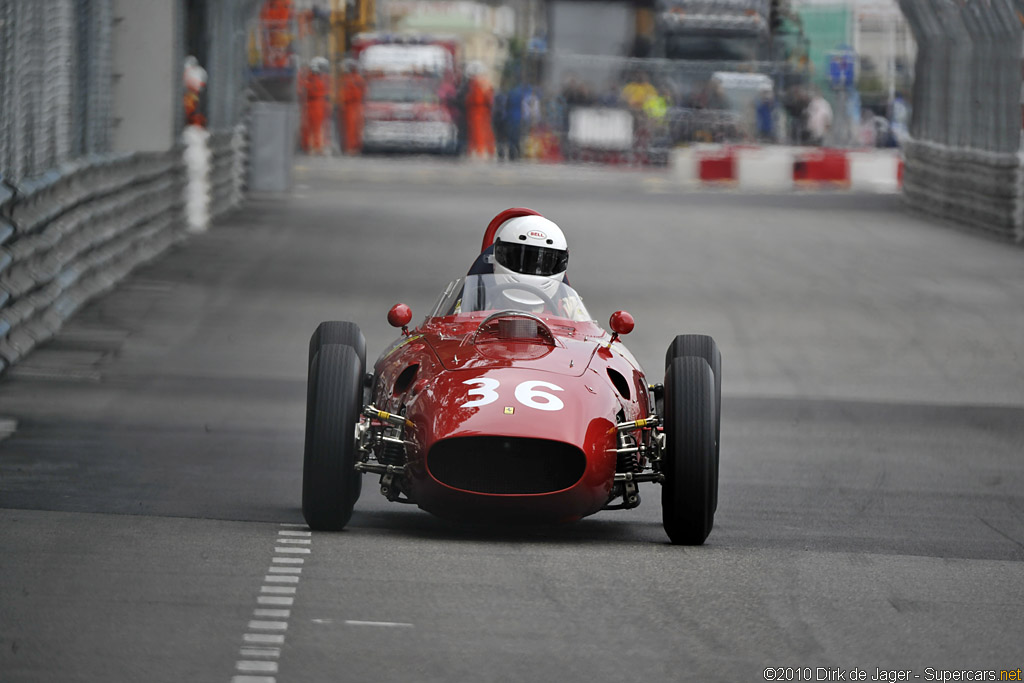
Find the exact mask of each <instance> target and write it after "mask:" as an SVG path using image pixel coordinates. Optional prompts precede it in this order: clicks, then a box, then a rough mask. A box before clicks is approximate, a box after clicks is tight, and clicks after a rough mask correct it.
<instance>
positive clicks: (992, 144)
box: [900, 0, 1024, 242]
mask: <svg viewBox="0 0 1024 683" xmlns="http://www.w3.org/2000/svg"><path fill="white" fill-rule="evenodd" d="M900 8H901V9H902V10H903V13H904V15H905V16H906V18H907V22H908V23H909V25H910V27H911V30H912V31H913V32H914V37H915V39H916V40H917V44H918V54H917V65H916V67H915V83H914V97H913V100H914V110H913V116H912V119H911V124H910V140H908V141H907V143H906V144H905V146H904V153H905V157H906V171H905V175H904V195H905V197H906V199H907V202H908V203H909V204H910V205H911V206H912V207H914V208H917V209H919V210H921V211H925V212H927V213H930V214H934V215H937V216H940V217H943V218H949V219H953V220H956V221H959V222H962V223H967V224H969V225H973V226H976V227H980V228H983V229H985V230H989V231H992V232H994V233H996V234H998V235H1000V236H1002V237H1004V238H1008V239H1011V240H1014V241H1017V242H1021V241H1024V209H1022V207H1024V187H1022V185H1021V164H1020V159H1019V157H1018V150H1019V149H1020V147H1021V109H1020V94H1021V81H1020V50H1021V47H1020V46H1021V38H1022V32H1021V22H1020V19H1019V18H1018V14H1017V11H1018V10H1024V3H1022V2H1020V1H1019V0H990V1H989V2H985V3H978V2H971V3H960V2H954V0H900Z"/></svg>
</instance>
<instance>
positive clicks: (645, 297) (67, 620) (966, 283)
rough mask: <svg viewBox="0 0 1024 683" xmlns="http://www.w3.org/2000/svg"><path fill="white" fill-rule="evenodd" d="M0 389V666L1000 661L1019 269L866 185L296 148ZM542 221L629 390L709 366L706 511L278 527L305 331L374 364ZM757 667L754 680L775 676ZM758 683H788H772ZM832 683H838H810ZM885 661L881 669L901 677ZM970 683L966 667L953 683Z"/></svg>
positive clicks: (1023, 633)
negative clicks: (734, 183) (237, 204)
mask: <svg viewBox="0 0 1024 683" xmlns="http://www.w3.org/2000/svg"><path fill="white" fill-rule="evenodd" d="M296 177H297V186H296V190H295V192H294V193H293V194H292V195H291V196H289V197H282V198H261V199H253V200H251V201H249V202H248V203H247V205H246V207H245V208H244V209H243V210H241V211H239V212H237V213H235V214H234V215H232V216H231V217H230V218H228V219H227V220H225V221H222V222H221V223H219V224H217V225H216V226H214V227H213V229H212V230H211V231H210V232H208V233H206V234H204V235H199V236H196V237H194V238H192V239H191V240H190V241H188V242H187V243H185V244H184V245H183V246H182V247H180V248H177V249H175V250H174V251H173V252H171V253H168V254H167V255H165V256H164V257H163V258H162V259H161V260H159V261H158V262H156V263H154V264H151V265H150V266H147V267H145V268H143V269H141V270H139V271H137V272H136V273H135V274H133V275H132V276H131V277H130V278H129V279H128V280H126V281H125V282H124V283H123V284H122V286H120V287H119V288H118V289H117V290H116V291H114V292H112V293H110V294H109V295H107V296H106V297H104V298H103V299H102V300H99V301H97V302H95V303H94V304H92V305H90V306H89V307H88V308H86V309H84V310H83V311H81V312H80V313H79V314H78V315H77V316H76V317H75V318H74V319H73V321H72V322H71V323H70V324H69V325H68V326H67V327H66V328H65V330H64V331H63V332H62V333H61V334H60V335H59V336H58V337H57V338H56V339H54V340H53V341H52V342H50V343H48V344H46V345H45V346H43V347H41V348H40V349H38V350H37V351H35V352H34V353H33V354H32V355H31V356H30V357H29V358H28V359H26V360H25V361H23V362H22V363H21V364H19V365H17V366H15V367H14V368H13V369H12V370H11V371H10V372H8V374H7V375H6V376H5V377H4V378H3V380H2V381H0V416H3V417H6V418H10V419H13V420H16V423H17V429H16V431H15V432H14V433H13V435H11V436H10V437H9V438H8V439H6V440H5V441H3V442H2V443H0V681H3V683H22V682H27V681H56V682H61V683H65V682H73V681H145V682H159V681H168V682H180V681H190V682H198V681H211V682H218V683H228V682H229V681H233V680H234V681H238V682H240V683H265V682H267V681H271V680H273V681H276V682H278V683H291V682H316V681H331V682H338V681H342V682H347V681H354V682H356V681H388V682H390V681H395V682H397V681H402V682H406V681H409V682H432V681H445V682H450V681H510V682H511V681H525V680H530V681H594V682H603V681H609V682H612V681H615V682H620V681H631V680H637V681H759V680H765V675H766V671H765V670H766V669H770V670H769V671H768V672H767V674H768V677H769V678H770V679H775V680H808V678H809V679H810V680H850V679H851V678H852V677H854V676H856V675H857V673H856V671H855V669H858V670H863V672H864V676H865V677H866V678H865V679H866V680H870V679H871V678H877V676H878V675H877V670H881V672H882V674H883V676H884V679H885V680H893V679H894V677H895V676H896V675H897V672H898V671H910V672H911V673H910V674H908V675H907V677H905V678H904V679H903V680H908V679H909V680H943V679H945V680H964V679H963V678H960V679H954V678H951V676H952V675H953V674H952V673H949V672H954V671H963V670H970V671H972V672H975V671H986V672H987V671H992V672H994V674H995V676H996V677H997V678H996V680H998V676H999V675H1000V671H1002V670H1008V671H1010V670H1013V671H1015V670H1017V669H1019V668H1020V667H1024V644H1022V643H1024V252H1022V250H1021V249H1020V248H1017V247H1012V246H1008V245H1005V244H1001V243H998V242H995V241H992V240H990V239H988V238H986V237H985V236H983V235H979V234H974V233H968V232H963V231H960V230H958V229H953V228H951V227H949V226H947V225H942V224H934V223H932V222H930V221H928V220H926V219H923V218H919V217H917V216H914V215H911V214H908V213H906V212H905V211H904V209H903V208H902V205H901V203H900V200H899V198H898V197H892V196H881V195H848V194H789V195H784V196H771V195H741V194H737V193H734V192H729V191H722V192H681V191H679V190H678V189H677V188H675V187H674V186H673V184H672V182H671V178H670V177H668V176H666V175H664V174H659V173H644V172H637V171H597V170H589V169H576V170H573V169H557V168H521V169H520V168H497V169H495V168H491V167H482V166H473V165H466V164H463V165H457V164H445V163H441V162H421V161H416V160H412V161H409V160H402V159H373V160H368V161H364V160H347V161H338V160H308V161H306V160H304V161H303V162H302V166H301V167H300V168H299V169H298V171H297V174H296ZM509 206H529V207H532V208H535V209H537V210H539V211H541V212H542V213H544V214H546V215H547V216H548V217H550V218H552V219H554V220H555V221H556V222H558V223H559V224H560V225H561V226H562V227H563V228H564V230H565V232H566V233H567V236H568V238H569V243H570V252H571V259H570V271H569V272H570V274H571V278H572V282H573V285H574V286H575V288H576V289H577V290H579V291H580V292H581V293H582V295H583V297H584V299H585V300H586V301H587V304H588V307H589V309H590V311H591V312H592V313H594V314H595V315H596V316H597V317H598V318H599V319H600V320H602V321H605V320H607V319H608V316H609V315H610V314H611V313H612V312H613V311H615V310H617V309H619V308H623V309H626V310H628V311H630V312H631V313H632V314H633V315H634V317H635V318H636V321H637V325H636V329H635V331H634V332H633V333H632V334H631V335H629V336H628V337H627V338H626V342H627V344H628V345H629V346H630V348H631V349H632V350H633V351H634V353H635V354H636V355H637V357H638V358H639V359H640V361H641V363H643V364H644V366H645V368H646V369H647V371H648V374H649V375H650V376H651V377H652V378H657V377H659V376H660V375H661V373H662V368H663V357H664V352H665V349H666V347H667V346H668V344H669V342H670V340H671V339H672V337H673V336H674V335H675V334H678V333H683V332H704V333H709V334H712V335H714V336H715V337H716V338H717V340H718V342H719V344H720V346H721V349H722V354H723V358H724V361H723V368H724V372H723V374H724V380H723V393H724V398H723V408H722V410H723V418H722V441H723V444H722V455H721V458H722V462H721V489H720V491H721V492H720V501H719V510H718V514H717V517H716V525H715V528H714V530H713V531H712V533H711V536H710V537H709V539H708V542H707V544H706V545H704V546H702V547H693V548H684V547H673V546H671V545H668V544H667V538H666V536H665V534H664V531H663V529H662V527H661V519H660V504H659V493H660V492H659V491H658V489H657V488H656V486H654V485H647V486H648V488H642V489H641V493H642V496H643V498H644V502H643V503H642V505H641V506H640V507H639V508H638V509H636V510H632V511H623V512H602V513H599V514H597V515H595V516H593V517H590V518H588V519H585V520H583V521H581V522H578V523H575V524H572V525H568V526H562V527H555V528H526V529H511V530H510V529H504V530H502V529H489V528H480V527H476V526H471V525H460V524H454V523H449V522H443V521H441V520H438V519H436V518H434V517H432V516H430V515H428V514H427V513H424V512H422V511H420V510H417V509H416V508H414V507H410V506H399V505H395V504H391V503H388V502H387V501H386V500H385V499H384V498H383V497H382V496H380V495H379V493H378V492H377V490H376V487H375V485H374V481H373V479H371V478H370V477H367V478H366V480H365V482H364V488H363V495H362V498H361V499H360V500H359V502H358V504H357V506H356V512H355V514H354V515H353V518H352V521H351V523H350V525H349V527H348V528H347V529H346V530H345V531H344V532H341V533H316V534H312V535H310V534H309V533H308V532H307V531H306V530H305V528H304V526H303V525H302V516H301V512H300V510H299V503H300V488H301V461H302V440H303V415H304V398H305V373H306V367H305V364H306V345H307V343H308V339H309V335H310V333H311V332H312V331H313V329H314V327H315V325H316V324H317V323H318V322H320V321H321V320H328V319H348V320H353V321H355V322H357V323H358V324H359V325H360V326H361V327H362V329H363V331H364V332H365V334H366V337H367V341H368V349H369V351H368V356H369V357H370V359H372V358H375V357H376V355H377V353H379V350H380V349H382V348H383V346H384V344H385V343H387V342H388V341H389V340H390V339H392V338H393V337H394V336H395V332H394V330H393V329H392V328H390V327H388V325H387V323H386V320H385V315H386V313H387V310H388V308H389V307H390V306H391V305H392V304H393V303H395V302H397V301H404V302H406V303H408V304H409V305H410V306H411V307H412V309H413V313H414V317H415V319H416V320H419V319H420V317H421V316H422V315H424V314H425V313H426V311H427V309H428V307H429V306H430V305H431V304H432V303H433V300H434V298H435V296H436V295H437V294H438V293H439V292H440V290H441V289H442V288H443V286H444V285H445V284H446V283H447V282H448V281H449V280H450V279H453V278H454V277H457V276H459V275H460V274H462V273H464V272H465V270H466V269H467V268H468V267H469V264H470V263H471V262H472V260H473V258H474V256H475V255H476V253H477V251H478V250H479V243H480V239H481V236H482V233H483V229H484V227H485V226H486V224H487V222H488V221H489V220H490V218H491V217H492V216H493V215H494V214H496V213H497V212H498V211H500V210H501V209H504V208H507V207H509ZM776 667H778V668H781V669H776ZM785 667H789V669H788V670H786V669H785ZM839 674H842V678H839ZM915 676H916V677H919V678H915ZM974 680H983V679H978V678H974Z"/></svg>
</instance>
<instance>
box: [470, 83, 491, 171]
mask: <svg viewBox="0 0 1024 683" xmlns="http://www.w3.org/2000/svg"><path fill="white" fill-rule="evenodd" d="M470 67H471V68H470V69H468V72H469V74H470V79H469V87H468V89H467V91H466V124H467V131H468V134H469V155H470V156H471V157H475V158H479V159H491V158H493V157H494V130H493V129H492V128H491V107H492V106H493V104H494V90H493V89H492V88H491V85H490V83H488V82H487V77H486V76H485V75H484V73H483V71H484V68H483V65H481V64H479V63H474V64H472V65H470Z"/></svg>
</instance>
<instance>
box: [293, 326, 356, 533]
mask: <svg viewBox="0 0 1024 683" xmlns="http://www.w3.org/2000/svg"><path fill="white" fill-rule="evenodd" d="M360 365H361V363H360V361H359V357H358V356H357V355H356V351H355V349H353V348H352V347H350V346H347V345H344V344H326V345H323V346H321V347H320V350H319V351H318V352H317V353H316V355H315V356H314V357H313V364H312V366H311V367H310V376H311V378H312V379H311V381H312V386H310V387H309V390H308V392H307V397H308V398H307V402H306V446H305V453H304V455H303V461H302V516H303V517H305V519H306V524H308V525H309V528H310V529H313V530H314V531H338V530H340V529H342V528H344V527H345V525H346V524H348V520H349V518H350V517H351V516H352V508H353V507H354V506H355V504H356V500H357V499H358V498H359V492H360V489H361V483H362V475H361V474H359V473H358V472H356V471H355V463H356V441H355V430H356V424H357V423H358V422H359V413H360V411H361V409H362V401H361V399H362V387H363V372H362V369H361V367H360Z"/></svg>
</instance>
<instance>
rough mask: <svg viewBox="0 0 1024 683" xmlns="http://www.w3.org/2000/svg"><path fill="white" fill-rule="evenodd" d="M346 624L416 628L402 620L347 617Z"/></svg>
mask: <svg viewBox="0 0 1024 683" xmlns="http://www.w3.org/2000/svg"><path fill="white" fill-rule="evenodd" d="M345 625H346V626H383V627H385V628H414V626H413V625H412V624H407V623H405V622H402V621H356V620H355V619H346V620H345Z"/></svg>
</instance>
